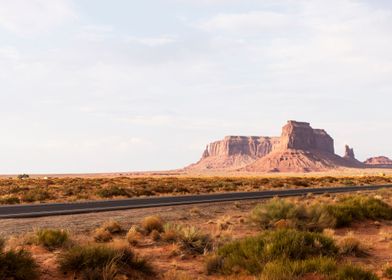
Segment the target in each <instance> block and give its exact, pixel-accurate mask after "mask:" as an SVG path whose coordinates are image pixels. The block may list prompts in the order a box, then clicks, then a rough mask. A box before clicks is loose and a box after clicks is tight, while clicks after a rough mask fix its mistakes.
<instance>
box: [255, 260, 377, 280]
mask: <svg viewBox="0 0 392 280" xmlns="http://www.w3.org/2000/svg"><path fill="white" fill-rule="evenodd" d="M307 274H313V275H314V274H315V275H319V276H324V277H323V278H322V279H328V280H377V279H378V278H377V276H376V275H374V274H373V273H372V272H369V271H366V270H364V269H362V268H360V267H358V266H354V265H342V266H339V265H338V264H337V263H336V261H335V260H334V259H331V258H311V259H306V260H300V261H289V260H281V261H276V262H270V263H267V264H266V265H265V267H264V269H263V272H262V273H261V275H260V280H286V279H292V280H294V279H298V280H299V279H303V277H304V276H305V275H307ZM317 279H318V278H317Z"/></svg>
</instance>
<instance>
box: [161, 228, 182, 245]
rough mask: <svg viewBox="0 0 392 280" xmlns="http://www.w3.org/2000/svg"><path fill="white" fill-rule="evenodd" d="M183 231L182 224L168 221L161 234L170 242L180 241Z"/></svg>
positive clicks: (163, 238) (164, 239)
mask: <svg viewBox="0 0 392 280" xmlns="http://www.w3.org/2000/svg"><path fill="white" fill-rule="evenodd" d="M181 231H182V226H180V225H175V224H171V223H166V224H165V225H164V226H163V233H162V234H161V237H162V240H163V241H165V242H169V243H175V242H177V241H178V239H179V236H180V234H181Z"/></svg>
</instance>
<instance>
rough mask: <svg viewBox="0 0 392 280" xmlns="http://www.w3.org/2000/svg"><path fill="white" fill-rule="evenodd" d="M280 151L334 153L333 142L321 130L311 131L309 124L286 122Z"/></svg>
mask: <svg viewBox="0 0 392 280" xmlns="http://www.w3.org/2000/svg"><path fill="white" fill-rule="evenodd" d="M280 143H281V144H280V149H281V150H287V149H294V150H303V151H310V150H318V151H322V152H326V153H331V154H334V153H335V149H334V141H333V139H332V137H331V136H329V135H328V133H327V132H326V131H325V130H323V129H313V128H312V127H311V126H310V124H309V123H306V122H296V121H288V122H287V124H286V125H285V126H284V127H283V129H282V135H281V137H280Z"/></svg>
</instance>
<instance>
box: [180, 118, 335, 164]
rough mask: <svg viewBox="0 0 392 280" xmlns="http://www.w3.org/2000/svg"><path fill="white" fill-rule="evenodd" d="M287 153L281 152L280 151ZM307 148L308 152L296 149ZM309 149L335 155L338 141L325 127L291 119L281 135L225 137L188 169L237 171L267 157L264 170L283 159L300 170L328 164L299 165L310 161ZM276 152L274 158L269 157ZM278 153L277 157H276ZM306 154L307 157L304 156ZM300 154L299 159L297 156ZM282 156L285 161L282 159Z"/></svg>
mask: <svg viewBox="0 0 392 280" xmlns="http://www.w3.org/2000/svg"><path fill="white" fill-rule="evenodd" d="M286 151H290V152H289V153H285V154H284V155H277V154H276V153H278V154H279V153H283V152H286ZM296 151H306V152H307V153H302V152H296ZM309 151H314V152H318V153H322V154H329V155H334V141H333V139H332V137H331V136H329V135H328V133H327V132H326V131H325V130H322V129H313V128H312V127H311V126H310V124H309V123H306V122H296V121H288V122H287V124H286V125H285V126H284V127H283V129H282V134H281V136H280V137H262V136H249V137H247V136H227V137H225V138H224V139H223V140H220V141H216V142H213V143H210V144H209V145H207V147H206V149H205V151H204V153H203V155H202V158H201V160H200V161H199V162H197V163H195V164H193V165H191V166H189V167H188V169H193V170H211V169H212V170H237V169H241V168H245V167H247V166H250V165H252V164H253V163H255V162H257V161H259V160H260V159H263V158H267V159H268V158H270V161H269V162H265V163H263V164H264V167H265V168H264V167H263V168H262V169H263V170H265V169H268V170H269V169H270V168H272V169H273V166H277V167H278V165H277V164H276V162H283V161H284V160H285V159H287V160H288V161H289V163H287V164H286V163H285V164H283V165H284V166H285V167H284V168H283V169H284V170H286V169H292V170H295V171H297V169H300V170H306V169H307V168H308V169H310V170H314V169H316V166H317V170H319V169H321V168H322V167H323V166H326V164H325V162H324V163H322V161H320V162H317V163H315V164H314V165H311V164H309V163H305V164H303V165H304V166H302V167H299V168H297V167H298V166H300V165H301V163H302V162H304V161H305V162H308V161H307V160H305V159H304V157H306V155H308V154H309V153H308V152H309ZM269 155H272V156H273V157H274V158H271V157H267V156H269ZM274 155H275V156H274ZM303 155H305V156H303ZM295 157H297V158H295ZM315 158H317V157H313V158H312V159H311V160H310V161H317V160H316V159H315ZM279 159H282V160H279ZM250 169H252V170H258V169H260V166H259V165H257V166H253V167H252V168H250Z"/></svg>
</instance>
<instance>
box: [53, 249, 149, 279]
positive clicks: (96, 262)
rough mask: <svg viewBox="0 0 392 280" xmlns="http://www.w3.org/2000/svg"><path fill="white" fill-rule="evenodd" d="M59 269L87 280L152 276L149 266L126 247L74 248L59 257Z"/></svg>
mask: <svg viewBox="0 0 392 280" xmlns="http://www.w3.org/2000/svg"><path fill="white" fill-rule="evenodd" d="M59 265H60V269H61V270H62V271H63V272H64V273H67V272H73V273H77V274H80V275H82V276H84V278H87V276H89V279H92V278H90V277H91V276H92V275H94V276H95V277H94V279H107V278H105V277H108V276H110V275H111V276H112V277H113V278H111V279H114V278H115V277H117V276H120V275H125V276H127V277H130V279H134V278H132V277H135V275H140V273H142V274H152V269H151V267H150V265H149V264H148V263H147V262H146V261H145V260H143V259H139V258H137V257H136V256H135V254H134V253H133V251H132V250H131V249H130V248H129V247H126V246H122V247H114V248H112V247H106V246H102V245H101V246H96V245H95V246H94V245H87V246H76V247H73V248H70V249H68V250H67V251H65V252H63V253H62V254H61V255H60V256H59Z"/></svg>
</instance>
